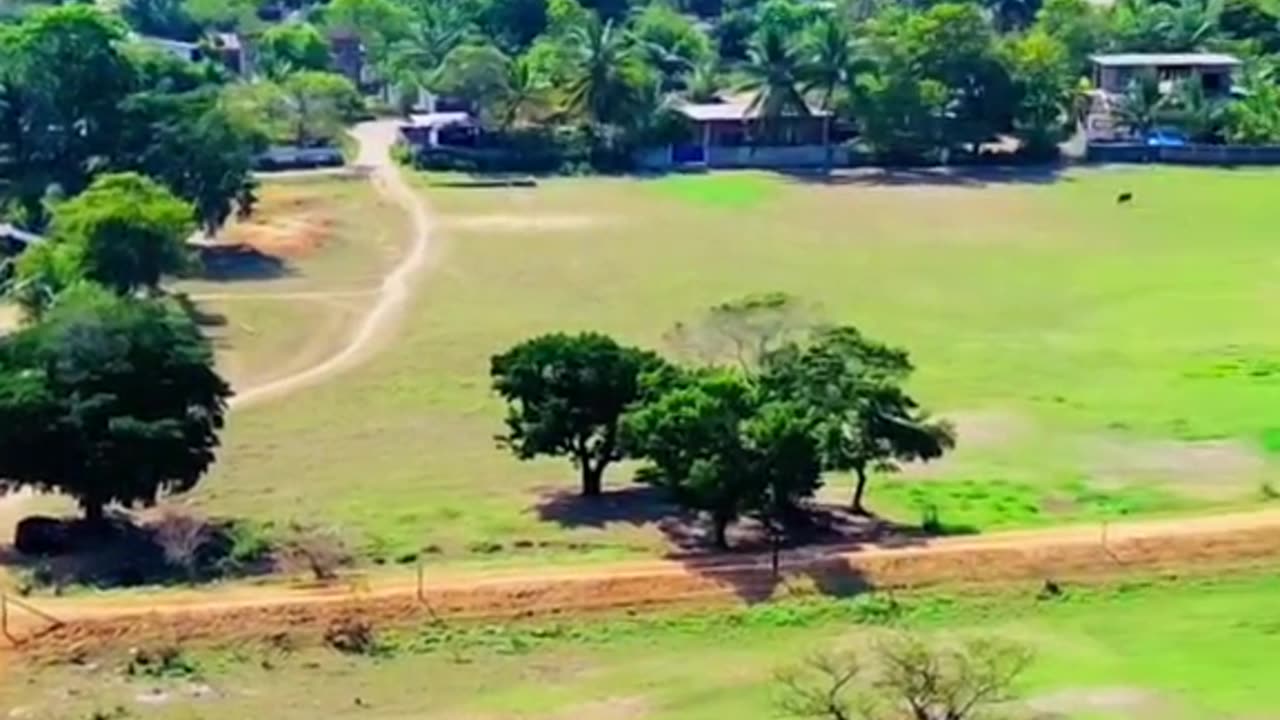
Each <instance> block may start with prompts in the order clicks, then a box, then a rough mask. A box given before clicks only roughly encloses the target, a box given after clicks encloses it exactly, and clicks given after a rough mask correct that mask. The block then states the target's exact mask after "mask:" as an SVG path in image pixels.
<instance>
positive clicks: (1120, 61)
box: [1089, 53, 1241, 67]
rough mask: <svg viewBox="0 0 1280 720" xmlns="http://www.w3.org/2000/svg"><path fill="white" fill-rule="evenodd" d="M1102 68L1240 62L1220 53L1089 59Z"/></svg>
mask: <svg viewBox="0 0 1280 720" xmlns="http://www.w3.org/2000/svg"><path fill="white" fill-rule="evenodd" d="M1089 59H1090V60H1092V61H1093V62H1094V63H1096V64H1098V65H1101V66H1103V67H1170V66H1182V67H1236V66H1238V65H1240V64H1241V63H1240V60H1239V59H1238V58H1236V57H1234V56H1232V55H1224V54H1222V53H1116V54H1113V55H1093V56H1091V57H1090V58H1089Z"/></svg>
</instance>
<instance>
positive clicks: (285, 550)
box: [281, 525, 353, 580]
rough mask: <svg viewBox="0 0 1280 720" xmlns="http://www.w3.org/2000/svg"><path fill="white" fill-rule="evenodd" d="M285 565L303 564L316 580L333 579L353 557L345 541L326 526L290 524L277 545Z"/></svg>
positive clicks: (301, 565) (293, 566) (288, 566)
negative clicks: (280, 542)
mask: <svg viewBox="0 0 1280 720" xmlns="http://www.w3.org/2000/svg"><path fill="white" fill-rule="evenodd" d="M281 554H282V559H283V560H284V561H285V564H286V569H289V570H293V571H297V570H298V569H301V568H306V569H307V570H309V571H310V572H311V574H312V575H313V576H315V579H316V580H333V579H334V578H336V577H337V576H338V569H339V568H342V567H344V566H347V565H350V564H351V562H352V560H353V558H352V555H351V551H350V550H349V549H348V548H347V544H346V542H345V541H344V540H343V539H342V537H341V536H340V535H339V534H338V533H337V532H336V531H334V530H332V529H328V528H317V527H304V526H301V525H294V526H293V527H292V528H291V529H290V533H289V536H288V537H287V538H286V539H285V541H284V543H283V547H282V548H281Z"/></svg>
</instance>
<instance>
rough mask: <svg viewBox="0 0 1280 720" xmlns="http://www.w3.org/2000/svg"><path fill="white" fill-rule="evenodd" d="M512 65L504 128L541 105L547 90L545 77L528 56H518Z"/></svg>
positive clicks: (503, 120)
mask: <svg viewBox="0 0 1280 720" xmlns="http://www.w3.org/2000/svg"><path fill="white" fill-rule="evenodd" d="M510 67H511V69H510V72H509V74H508V76H507V90H508V92H509V95H508V96H507V101H506V104H507V109H506V113H505V114H504V115H503V118H502V129H503V130H506V129H507V128H509V127H511V125H512V124H513V123H514V122H515V121H516V120H519V119H520V116H521V115H523V114H525V113H527V112H528V111H529V110H531V109H533V108H536V107H538V106H539V105H541V104H542V101H543V99H544V97H545V93H546V90H547V85H546V82H545V79H544V78H543V77H542V76H541V75H540V74H539V73H538V72H537V69H536V68H534V66H533V63H531V62H529V60H528V58H524V57H519V58H516V59H515V61H514V62H512V63H511V66H510Z"/></svg>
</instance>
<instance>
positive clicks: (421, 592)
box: [418, 554, 426, 602]
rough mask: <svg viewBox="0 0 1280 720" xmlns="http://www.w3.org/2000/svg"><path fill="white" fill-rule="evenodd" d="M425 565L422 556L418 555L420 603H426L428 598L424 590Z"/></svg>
mask: <svg viewBox="0 0 1280 720" xmlns="http://www.w3.org/2000/svg"><path fill="white" fill-rule="evenodd" d="M422 576H423V563H422V555H421V554H419V555H418V602H425V601H426V597H425V595H424V592H423V589H422Z"/></svg>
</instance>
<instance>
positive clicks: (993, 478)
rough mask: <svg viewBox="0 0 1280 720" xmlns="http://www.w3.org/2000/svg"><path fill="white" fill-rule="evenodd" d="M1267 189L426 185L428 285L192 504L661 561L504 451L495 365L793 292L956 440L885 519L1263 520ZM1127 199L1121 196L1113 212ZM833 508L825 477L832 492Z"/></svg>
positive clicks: (372, 539) (250, 423) (463, 546)
mask: <svg viewBox="0 0 1280 720" xmlns="http://www.w3.org/2000/svg"><path fill="white" fill-rule="evenodd" d="M1277 179H1280V175H1276V174H1275V173H1269V172H1253V171H1213V170H1186V169H1173V168H1158V169H1150V168H1133V169H1102V170H1083V171H1076V172H1071V173H1068V174H1065V175H1062V176H1057V177H1027V178H1024V179H1019V178H1017V177H1012V178H1010V177H1001V178H995V179H992V180H989V181H980V180H964V179H959V178H950V177H938V176H933V175H917V174H906V175H902V174H895V175H877V174H870V175H855V176H850V177H848V178H842V179H841V181H837V182H833V183H831V184H822V183H816V182H809V181H806V180H804V179H795V178H789V177H785V176H776V175H768V174H724V175H714V176H679V177H671V178H664V179H656V180H643V179H599V178H593V179H564V180H551V181H545V182H543V183H542V184H541V185H540V186H539V187H537V188H535V189H514V188H507V189H460V188H441V187H426V186H425V183H424V186H423V190H422V192H423V194H424V196H425V197H426V198H427V200H428V201H429V203H430V204H431V205H432V207H433V210H434V213H435V215H436V220H437V223H438V232H437V237H436V244H435V246H434V253H435V255H436V258H435V260H436V264H437V267H436V268H435V269H434V271H433V273H432V274H431V275H430V276H429V277H428V278H427V279H426V280H425V282H424V285H423V287H422V288H421V290H420V292H419V296H418V299H417V300H416V303H415V306H414V308H413V311H412V312H411V314H410V316H409V317H407V318H406V319H405V321H404V323H403V325H402V327H401V328H400V331H399V334H398V337H397V338H396V339H395V341H394V343H392V344H391V345H390V346H389V347H387V349H386V350H385V351H384V352H383V353H382V354H380V355H379V356H378V357H376V358H374V359H373V360H371V361H370V362H369V363H368V364H367V365H364V366H363V367H361V368H359V369H357V370H354V371H352V372H350V373H348V374H345V375H343V376H341V377H338V378H335V379H333V380H332V381H331V382H329V383H326V384H325V385H323V386H318V387H315V388H314V389H310V390H307V391H305V392H303V393H301V394H298V395H296V396H293V397H290V398H289V399H288V400H287V401H283V402H279V403H274V404H272V405H270V406H264V407H255V408H253V409H251V410H248V411H246V412H244V413H242V414H238V415H237V416H236V417H235V418H234V420H233V422H232V424H231V426H230V429H229V431H228V433H227V437H226V441H227V442H226V447H225V449H224V451H223V454H222V460H221V462H220V464H219V465H218V467H217V468H216V470H215V471H214V473H213V474H212V476H211V477H210V478H209V479H208V480H207V481H206V482H205V483H204V484H203V485H202V487H201V489H200V490H199V491H198V492H197V498H198V500H199V502H200V503H201V504H202V505H204V506H205V507H206V508H208V510H209V511H211V512H213V513H218V514H221V513H225V514H231V515H242V516H248V517H252V518H257V519H261V520H272V521H286V520H290V519H301V520H305V521H310V522H329V523H333V524H337V525H339V526H341V527H342V528H343V529H344V530H345V531H346V532H348V533H350V534H352V536H353V537H355V538H357V539H359V540H360V541H362V542H363V545H364V547H365V549H366V550H367V551H368V552H370V553H371V554H373V555H374V556H377V557H383V558H386V559H393V558H395V557H398V556H399V555H402V554H405V553H409V552H412V551H414V550H416V549H417V548H419V547H422V546H424V545H434V546H436V548H437V549H438V550H439V551H440V552H441V553H442V555H443V556H444V557H456V556H468V555H471V556H474V555H476V554H485V555H495V554H500V553H502V552H504V551H510V550H512V549H513V547H522V548H527V547H529V546H530V545H534V546H537V547H541V548H544V549H545V550H549V551H550V552H551V553H553V554H557V553H561V552H573V553H574V554H578V555H581V554H584V553H594V554H596V555H600V556H616V555H618V554H633V553H646V552H653V551H655V550H657V549H658V548H660V547H662V546H663V545H664V538H663V536H662V534H661V533H659V532H657V531H656V530H655V529H654V528H653V526H652V523H650V522H649V520H651V519H652V514H651V513H650V511H651V510H652V508H639V507H636V506H628V504H627V503H613V504H609V505H608V506H607V507H605V508H604V509H602V510H596V511H591V512H584V511H582V509H581V508H579V507H575V506H574V505H573V503H565V502H557V501H556V498H555V497H554V495H555V493H557V492H558V491H571V490H572V488H573V486H574V476H573V474H572V470H571V469H570V468H569V467H568V465H567V463H562V462H557V461H547V462H537V463H519V462H517V461H515V460H514V459H512V458H510V457H509V456H508V455H507V454H505V453H504V452H503V451H501V450H499V449H498V448H496V447H495V443H494V441H493V436H494V434H495V433H497V432H500V430H501V416H502V408H501V406H500V404H499V403H498V402H497V401H496V399H495V398H494V397H493V396H492V395H491V394H490V392H489V390H488V379H487V370H488V358H489V355H490V354H491V353H494V352H496V351H499V350H501V349H503V348H505V347H507V346H509V345H510V344H512V343H514V342H516V341H518V340H520V339H522V338H525V337H527V336H529V335H532V334H535V333H539V332H544V331H551V330H577V329H595V330H602V331H605V332H609V333H613V334H616V335H618V336H619V337H621V338H623V339H625V340H628V341H631V342H636V343H642V344H645V345H649V346H653V347H661V345H662V339H661V338H662V336H663V333H664V331H666V330H667V329H668V328H669V327H670V326H671V325H672V324H673V323H675V322H677V321H680V320H688V319H690V318H694V317H696V316H697V315H698V313H699V312H700V311H702V310H703V309H704V308H706V307H708V306H709V305H711V304H713V303H716V302H719V301H723V300H726V299H730V298H733V297H736V296H741V295H744V294H747V293H753V292H762V291H770V290H782V291H787V292H791V293H794V294H796V295H799V296H802V297H804V298H806V299H807V300H809V301H810V302H812V303H814V304H815V305H816V306H817V307H819V308H820V309H821V311H822V313H823V314H824V315H825V316H826V317H828V318H830V319H832V320H837V321H842V322H853V323H856V324H858V325H859V326H860V327H862V328H863V329H864V330H865V331H866V332H868V333H871V334H873V335H875V336H877V337H880V338H883V339H885V340H888V341H892V342H894V343H898V344H901V345H903V346H905V347H907V348H909V349H910V350H911V352H912V355H913V358H914V360H915V361H916V363H917V365H918V366H919V372H918V375H917V377H916V379H915V381H914V383H913V384H914V389H915V391H916V392H917V394H918V396H919V397H920V398H921V399H922V400H924V401H925V402H926V403H927V404H928V405H929V406H930V407H932V408H934V409H935V410H937V411H939V412H941V413H942V414H944V415H946V416H948V417H950V418H951V419H953V420H954V421H955V422H956V424H957V426H958V428H959V433H960V450H959V451H958V452H957V453H955V455H954V456H953V457H952V458H950V459H948V460H947V461H946V462H945V463H941V464H936V465H932V466H927V467H921V468H912V469H910V470H909V472H907V473H906V474H905V475H903V476H900V477H898V478H895V479H893V480H891V481H887V482H886V481H885V480H884V479H879V478H878V479H877V480H876V481H875V483H874V485H873V487H872V488H871V491H870V495H869V500H870V504H871V506H872V507H873V508H875V509H877V510H879V511H881V512H885V513H888V514H890V515H893V516H896V517H898V518H900V519H903V520H906V521H911V522H919V521H920V519H921V518H922V516H923V515H925V514H927V513H928V512H930V508H931V507H932V508H936V509H937V512H938V515H939V519H940V521H941V522H942V523H943V524H944V525H948V526H956V527H960V528H966V527H967V528H976V529H989V528H998V527H1011V526H1025V525H1036V524H1046V523H1053V522H1061V521H1065V520H1079V519H1105V518H1108V517H1116V516H1120V515H1129V514H1136V513H1147V512H1175V511H1183V510H1187V509H1190V508H1194V507H1199V506H1201V505H1202V504H1206V503H1216V504H1241V503H1251V502H1258V501H1260V500H1261V499H1262V498H1263V497H1264V496H1265V495H1266V494H1267V493H1265V492H1264V490H1265V488H1264V484H1265V483H1267V482H1268V481H1271V482H1274V480H1273V479H1274V478H1276V477H1277V471H1276V465H1275V464H1274V460H1273V457H1274V456H1275V454H1276V449H1277V446H1280V443H1278V442H1277V440H1276V438H1277V437H1278V436H1280V339H1277V336H1276V333H1275V328H1274V325H1275V319H1274V317H1273V315H1274V314H1273V313H1271V312H1270V311H1269V310H1268V308H1270V307H1272V306H1274V305H1275V304H1276V303H1277V301H1280V283H1277V282H1276V280H1275V278H1276V269H1277V266H1278V264H1280V246H1278V245H1277V244H1276V241H1275V228H1274V222H1273V213H1272V212H1271V210H1272V207H1273V198H1272V195H1273V188H1274V186H1275V183H1276V181H1277ZM1119 191H1130V192H1133V193H1134V195H1135V196H1136V202H1135V203H1133V204H1132V205H1130V206H1124V207H1119V206H1117V205H1116V203H1115V196H1116V193H1117V192H1119ZM353 222H358V223H361V224H362V225H361V226H362V227H365V228H368V229H369V230H379V229H381V227H382V226H383V225H384V224H385V222H386V221H384V220H380V219H379V218H378V217H376V216H374V215H370V216H368V217H361V218H355V219H353ZM630 472H631V469H630V468H627V467H619V468H614V469H612V470H611V471H610V474H609V476H608V477H607V483H608V484H609V485H610V486H612V487H614V488H618V487H621V486H623V485H624V484H625V482H626V481H627V478H628V477H629V475H630ZM957 483H959V484H957ZM848 492H849V484H848V482H847V480H846V479H843V478H832V479H831V482H830V483H829V486H828V489H827V491H826V496H827V497H828V498H829V499H831V500H833V501H835V500H843V499H844V498H845V497H847V493H848ZM1272 494H1274V493H1272ZM519 554H520V556H521V557H523V558H525V559H527V555H529V554H530V552H529V551H525V550H522V551H521V552H520V553H519Z"/></svg>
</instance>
